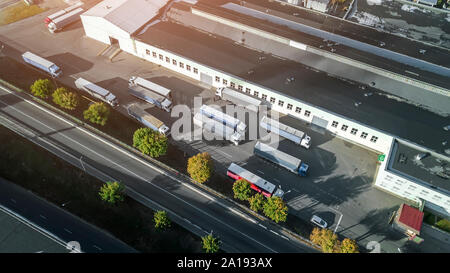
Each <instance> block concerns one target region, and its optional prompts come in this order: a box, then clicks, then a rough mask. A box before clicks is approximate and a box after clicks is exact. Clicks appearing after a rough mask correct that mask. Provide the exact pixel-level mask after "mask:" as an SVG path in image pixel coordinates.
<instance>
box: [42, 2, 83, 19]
mask: <svg viewBox="0 0 450 273" xmlns="http://www.w3.org/2000/svg"><path fill="white" fill-rule="evenodd" d="M82 5H84V3H83V2H81V1H79V2H77V3H75V4H73V5H71V6H69V7H67V8H65V9H62V10H59V11H57V12H55V13H52V14H50V15H49V16H47V17H45V20H44V22H45V24H46V25H48V24H49V23H50V22H51V21H53V20H55V19H56V18H58V17H60V16H62V15H64V14H66V13H68V12H71V11H72V10H74V9H76V8H78V7H81V6H82Z"/></svg>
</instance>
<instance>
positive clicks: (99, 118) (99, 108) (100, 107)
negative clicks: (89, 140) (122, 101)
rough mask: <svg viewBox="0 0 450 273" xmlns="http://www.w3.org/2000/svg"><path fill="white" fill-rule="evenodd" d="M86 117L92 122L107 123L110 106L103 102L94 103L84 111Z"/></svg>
mask: <svg viewBox="0 0 450 273" xmlns="http://www.w3.org/2000/svg"><path fill="white" fill-rule="evenodd" d="M83 116H84V119H87V120H89V121H90V122H92V123H96V124H100V125H102V126H103V125H105V124H106V121H107V120H108V117H109V108H108V106H106V105H105V104H104V103H103V102H97V103H93V104H91V105H90V106H89V108H88V109H87V110H85V111H84V112H83Z"/></svg>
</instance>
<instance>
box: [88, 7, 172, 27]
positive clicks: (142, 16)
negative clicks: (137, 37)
mask: <svg viewBox="0 0 450 273" xmlns="http://www.w3.org/2000/svg"><path fill="white" fill-rule="evenodd" d="M167 2H168V0H104V1H102V2H100V3H99V4H97V5H95V6H94V7H93V8H91V9H90V10H88V11H87V12H85V13H83V16H94V17H102V18H104V19H105V20H107V21H109V22H111V23H112V24H114V25H116V26H117V27H118V28H120V29H122V30H124V31H126V32H127V33H129V34H132V33H134V32H135V31H136V30H138V29H139V28H140V27H142V26H143V25H144V24H145V23H147V22H148V21H150V20H151V19H152V18H153V17H155V16H156V15H157V14H158V11H159V10H160V9H161V8H162V7H164V6H165V5H166V4H167Z"/></svg>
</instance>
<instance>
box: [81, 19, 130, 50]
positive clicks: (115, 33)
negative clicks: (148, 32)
mask: <svg viewBox="0 0 450 273" xmlns="http://www.w3.org/2000/svg"><path fill="white" fill-rule="evenodd" d="M81 22H82V23H83V27H84V31H85V33H86V36H88V37H89V38H92V39H95V40H97V41H100V42H102V43H105V44H108V45H110V44H111V40H110V38H115V39H117V40H118V41H119V47H120V48H121V49H122V50H124V51H126V52H128V53H131V54H133V55H135V52H136V50H135V47H134V40H133V39H131V36H130V34H129V33H127V32H126V31H124V30H122V29H120V28H118V27H117V26H115V25H114V24H111V23H110V22H109V21H107V20H105V19H104V18H102V17H95V16H83V15H81Z"/></svg>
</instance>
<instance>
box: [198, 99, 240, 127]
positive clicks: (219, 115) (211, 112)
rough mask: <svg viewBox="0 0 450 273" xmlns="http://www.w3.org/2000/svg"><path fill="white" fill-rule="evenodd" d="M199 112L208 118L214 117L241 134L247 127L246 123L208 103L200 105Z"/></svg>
mask: <svg viewBox="0 0 450 273" xmlns="http://www.w3.org/2000/svg"><path fill="white" fill-rule="evenodd" d="M200 113H201V114H202V115H204V116H207V117H208V118H210V119H214V120H216V121H218V122H220V123H222V124H223V125H226V126H228V127H231V128H232V129H233V130H234V131H236V132H239V133H241V134H245V130H246V129H247V125H246V124H245V123H243V122H242V121H240V120H238V119H237V118H234V117H232V116H230V115H227V114H225V113H223V112H221V111H219V110H217V109H214V108H212V107H210V106H208V105H202V106H201V107H200Z"/></svg>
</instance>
